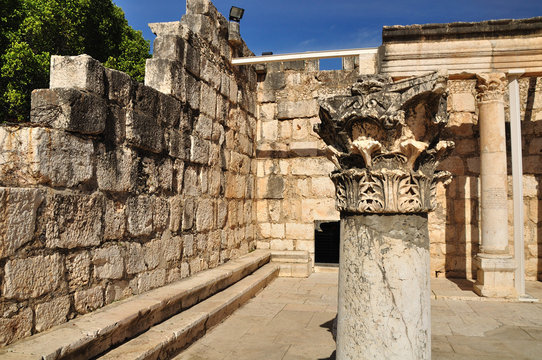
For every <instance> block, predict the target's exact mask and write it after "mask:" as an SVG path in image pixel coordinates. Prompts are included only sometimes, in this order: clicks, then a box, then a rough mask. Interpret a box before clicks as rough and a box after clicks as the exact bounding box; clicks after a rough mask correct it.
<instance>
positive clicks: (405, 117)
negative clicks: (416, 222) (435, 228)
mask: <svg viewBox="0 0 542 360" xmlns="http://www.w3.org/2000/svg"><path fill="white" fill-rule="evenodd" d="M446 83H447V76H446V75H445V74H442V73H432V74H429V75H425V76H420V77H416V78H409V79H405V80H401V81H397V82H393V81H392V80H391V78H389V77H386V76H381V75H365V76H361V77H360V78H359V79H358V80H357V82H356V83H355V84H354V85H353V86H352V87H351V94H350V95H348V96H335V97H331V98H325V99H321V100H320V119H321V123H320V124H318V125H316V126H315V131H316V132H317V133H318V134H319V135H320V137H321V138H322V139H323V140H324V142H325V143H326V144H327V154H328V157H329V158H330V160H331V161H333V163H334V164H335V166H336V167H337V169H336V170H335V171H334V172H333V173H332V174H331V179H332V180H333V182H334V183H335V189H336V196H337V199H336V200H337V208H338V210H339V211H341V212H346V213H357V214H362V213H419V212H428V211H431V210H432V209H433V208H434V207H435V197H436V184H437V182H438V181H446V182H447V181H449V180H450V178H451V175H450V173H448V172H443V171H440V172H437V171H436V170H435V169H436V167H437V166H438V163H439V160H440V159H442V158H443V157H445V156H447V155H448V153H449V152H450V151H451V150H452V149H453V143H452V142H449V141H439V135H440V132H441V130H442V128H443V127H444V126H445V125H446V123H447V122H448V114H447V112H446V99H447V90H446Z"/></svg>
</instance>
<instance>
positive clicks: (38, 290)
mask: <svg viewBox="0 0 542 360" xmlns="http://www.w3.org/2000/svg"><path fill="white" fill-rule="evenodd" d="M63 274H64V265H63V263H62V257H61V255H58V254H54V255H49V256H41V255H40V256H34V257H29V258H26V259H16V260H9V261H8V262H7V263H6V267H5V279H4V284H3V290H2V294H3V295H4V296H5V297H6V298H7V299H19V300H26V299H28V298H37V297H39V296H41V295H43V294H47V293H51V292H53V291H55V290H57V289H58V288H59V287H61V285H62V277H63Z"/></svg>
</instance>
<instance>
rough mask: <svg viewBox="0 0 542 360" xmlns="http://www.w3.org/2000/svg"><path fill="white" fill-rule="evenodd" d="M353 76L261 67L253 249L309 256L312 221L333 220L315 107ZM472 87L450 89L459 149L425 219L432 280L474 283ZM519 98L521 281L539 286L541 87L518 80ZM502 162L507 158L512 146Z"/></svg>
mask: <svg viewBox="0 0 542 360" xmlns="http://www.w3.org/2000/svg"><path fill="white" fill-rule="evenodd" d="M356 76H357V70H356V71H351V70H348V71H347V70H342V71H321V72H319V71H318V66H317V64H314V63H313V62H306V63H305V64H304V63H303V62H293V63H283V64H280V63H279V64H268V65H267V75H266V77H265V79H262V80H263V81H261V82H260V83H259V85H258V86H259V87H258V105H259V106H258V108H259V120H258V142H257V163H258V169H257V176H258V179H257V191H256V193H257V221H258V247H259V248H266V249H267V248H270V249H274V250H286V249H295V250H308V251H309V252H311V253H312V254H313V253H314V221H315V220H338V219H339V214H338V212H337V211H336V210H335V202H334V187H333V184H332V182H331V180H330V179H329V176H328V173H329V171H330V170H332V169H333V164H332V163H331V162H330V161H329V160H327V159H326V158H325V156H324V152H323V149H324V144H323V142H322V141H321V140H320V139H319V137H318V136H317V135H316V134H315V133H314V132H313V130H312V128H313V125H314V124H315V123H317V122H319V119H318V113H317V112H318V106H317V104H316V98H318V97H320V96H325V95H340V94H344V93H345V91H346V89H347V87H348V84H353V83H354V81H355V78H356ZM475 85H476V80H475V79H466V80H458V79H452V80H449V81H448V88H449V92H450V95H449V98H448V112H449V115H450V121H449V123H448V125H447V126H446V129H445V132H444V134H445V139H446V140H452V141H454V142H455V143H456V148H455V150H454V151H453V152H452V153H451V155H450V157H449V158H448V159H446V160H444V161H443V162H442V164H441V165H440V167H439V169H443V170H444V169H445V170H448V171H450V172H452V174H453V175H454V177H453V180H452V182H451V184H449V185H448V186H447V187H446V188H445V187H444V186H443V185H439V186H438V188H437V199H438V206H437V209H436V210H435V211H434V212H431V213H429V233H430V239H431V275H432V276H434V277H435V276H445V275H446V276H448V277H461V278H464V277H467V278H473V277H475V276H476V275H475V273H476V269H475V268H473V263H472V262H473V257H474V256H475V255H476V254H477V253H478V244H479V241H480V236H479V231H480V230H479V224H478V217H479V214H478V198H479V194H480V191H479V174H480V169H479V168H480V159H479V154H480V149H479V143H478V131H479V130H478V121H477V119H478V118H477V116H478V109H477V106H476V100H475ZM520 89H521V106H522V120H523V121H522V134H523V161H524V178H523V183H524V202H525V225H524V226H525V227H524V233H525V254H526V278H527V279H530V280H535V279H537V277H538V278H539V279H540V278H541V277H542V265H541V264H542V235H540V234H542V230H541V229H542V227H541V224H540V218H541V215H540V214H541V212H540V211H539V204H540V201H541V199H542V194H541V191H540V189H539V187H540V186H539V183H540V180H541V175H542V165H541V164H542V151H541V149H542V141H541V140H540V136H541V135H542V126H541V124H542V123H541V122H540V121H541V119H542V79H541V78H533V77H531V78H524V79H521V80H520ZM506 111H508V109H507V110H506ZM507 116H508V114H507ZM508 156H509V158H510V147H509V145H508ZM509 169H511V166H510V159H509ZM509 171H511V170H509ZM509 178H510V181H509V182H510V186H509V219H508V222H509V239H510V247H511V249H512V250H513V237H512V231H513V228H512V217H513V213H512V199H511V196H512V187H511V175H510V176H509ZM503 221H506V220H505V219H503ZM539 254H540V255H539ZM313 259H314V257H313Z"/></svg>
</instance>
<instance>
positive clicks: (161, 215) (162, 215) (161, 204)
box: [152, 197, 169, 232]
mask: <svg viewBox="0 0 542 360" xmlns="http://www.w3.org/2000/svg"><path fill="white" fill-rule="evenodd" d="M152 224H153V228H154V231H157V232H160V231H162V230H165V229H166V227H167V226H168V224H169V202H168V201H167V200H166V199H162V198H160V197H156V198H155V199H154V204H153V213H152Z"/></svg>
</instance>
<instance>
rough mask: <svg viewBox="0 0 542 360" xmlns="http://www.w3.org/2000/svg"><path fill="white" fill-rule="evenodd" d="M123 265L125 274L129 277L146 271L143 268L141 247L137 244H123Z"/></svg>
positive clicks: (144, 267)
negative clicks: (124, 255) (124, 249)
mask: <svg viewBox="0 0 542 360" xmlns="http://www.w3.org/2000/svg"><path fill="white" fill-rule="evenodd" d="M125 248H126V251H125V254H126V258H125V263H126V272H127V273H128V274H130V275H132V274H138V273H140V272H143V271H145V270H147V267H146V266H145V258H144V255H145V252H144V250H143V247H142V246H141V245H140V244H139V243H134V242H130V243H125Z"/></svg>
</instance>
